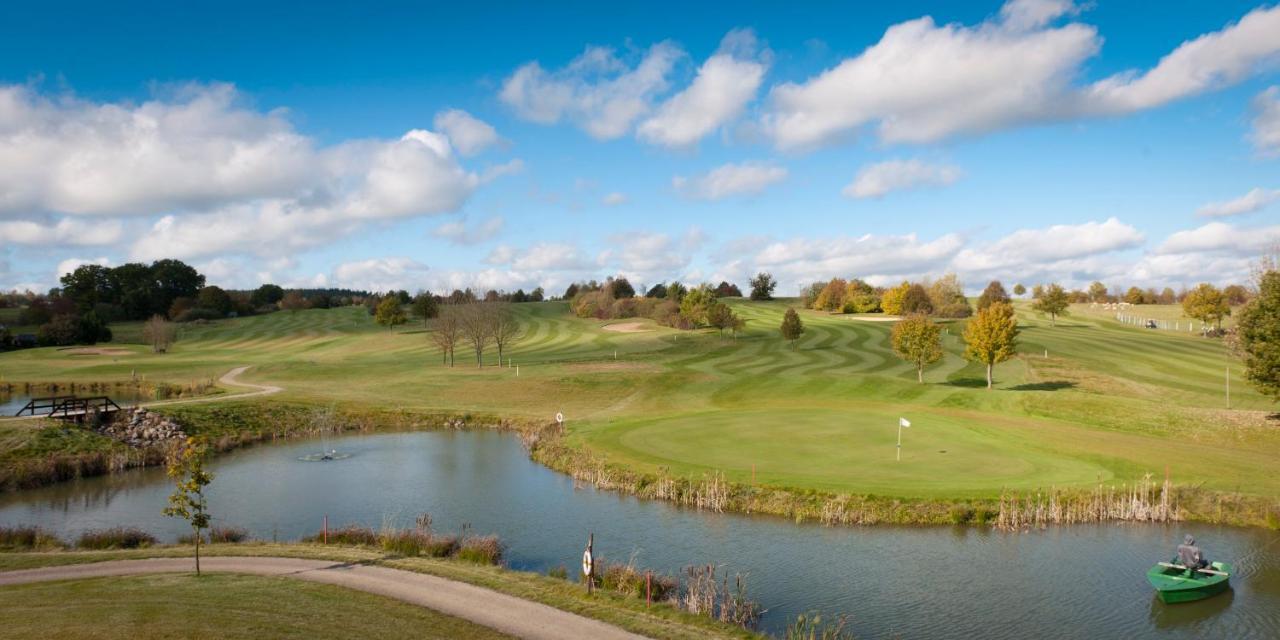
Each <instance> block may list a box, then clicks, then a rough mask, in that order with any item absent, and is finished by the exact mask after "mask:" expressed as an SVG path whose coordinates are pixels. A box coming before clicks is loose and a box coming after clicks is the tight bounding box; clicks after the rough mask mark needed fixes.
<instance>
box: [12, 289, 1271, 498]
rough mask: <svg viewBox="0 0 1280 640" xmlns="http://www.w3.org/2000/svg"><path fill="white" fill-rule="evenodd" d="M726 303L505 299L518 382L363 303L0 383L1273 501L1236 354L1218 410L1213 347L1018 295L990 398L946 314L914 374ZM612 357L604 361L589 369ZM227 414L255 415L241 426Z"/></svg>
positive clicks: (1266, 403) (58, 365)
mask: <svg viewBox="0 0 1280 640" xmlns="http://www.w3.org/2000/svg"><path fill="white" fill-rule="evenodd" d="M731 304H732V305H733V306H734V307H735V310H736V311H737V312H738V313H739V314H740V315H742V316H743V317H744V318H745V319H746V320H747V322H748V324H747V327H748V329H747V331H746V333H745V334H744V335H743V336H741V337H740V338H738V339H736V340H735V339H731V338H721V337H719V336H718V335H716V334H715V333H714V332H678V331H674V330H670V329H665V328H657V329H655V330H654V331H651V332H646V333H631V334H626V333H618V332H611V331H605V330H603V329H601V328H600V326H599V324H598V323H597V322H594V321H591V320H580V319H577V318H573V317H571V316H570V315H569V314H568V313H567V310H566V306H565V305H564V304H563V303H542V304H525V305H517V309H518V311H519V313H520V314H521V317H522V319H523V321H524V327H525V337H524V339H523V340H522V341H521V342H520V343H519V344H517V345H516V346H515V347H514V348H513V349H512V350H511V351H510V354H511V355H512V357H513V358H514V360H515V363H516V364H518V365H520V374H519V377H516V374H515V370H514V368H510V367H495V366H487V367H485V368H483V369H477V368H476V367H474V366H471V365H469V364H467V363H470V362H472V358H471V357H470V354H463V353H461V352H459V358H458V366H457V367H454V368H450V367H445V366H442V365H441V364H440V358H439V354H438V353H437V352H435V351H434V350H433V349H432V348H431V346H430V343H429V340H428V339H427V334H426V333H425V332H424V331H423V330H422V328H421V326H420V325H419V326H415V325H408V326H406V327H405V328H402V329H400V330H397V331H387V330H385V329H380V328H378V327H376V326H375V325H374V324H373V323H372V321H371V319H370V318H369V316H368V315H367V313H366V312H365V311H364V310H363V309H360V308H348V309H333V310H309V311H304V312H299V313H296V314H289V313H277V314H270V315H266V316H256V317H252V318H244V319H237V320H227V321H221V322H218V323H212V324H210V325H206V326H200V327H191V328H188V329H185V330H184V335H183V337H182V339H181V341H180V342H179V343H178V344H177V346H176V347H175V349H174V350H173V351H172V352H171V353H168V354H164V355H153V354H148V353H139V354H137V355H136V356H133V357H131V358H129V359H128V362H127V363H124V362H121V363H112V362H110V361H108V360H105V359H86V358H75V357H71V356H67V355H65V354H64V353H60V352H58V351H56V350H51V349H35V350H27V351H21V352H14V353H8V354H3V355H0V375H3V376H4V377H5V379H6V380H17V379H19V377H20V378H22V379H27V380H31V381H40V380H58V381H77V380H78V381H111V380H117V379H127V378H128V377H129V376H130V375H131V373H132V372H136V373H137V375H139V376H140V377H143V378H145V379H147V380H158V381H166V382H170V383H174V384H182V383H187V382H190V381H194V380H203V379H208V378H210V377H217V376H219V375H221V374H222V373H225V372H226V371H227V370H229V369H231V368H232V367H234V366H238V365H246V364H247V365H255V366H254V368H252V369H250V371H249V372H248V373H247V374H246V376H245V378H246V379H248V380H251V381H263V382H270V383H272V384H278V385H280V386H283V387H285V389H286V391H285V392H284V393H283V394H281V395H279V396H276V397H274V398H272V399H271V401H270V402H259V403H251V402H248V401H245V402H242V403H238V404H239V405H241V406H240V407H239V408H238V409H235V410H234V411H233V410H232V407H235V405H234V404H229V405H227V406H226V407H224V408H223V409H220V408H219V407H222V406H223V405H221V403H219V404H210V405H187V406H182V405H175V406H172V407H169V408H168V409H166V411H168V412H171V413H174V414H175V415H178V417H179V418H180V419H182V420H184V421H187V422H191V423H192V424H193V425H194V426H193V429H194V430H195V431H196V432H197V433H202V434H206V435H209V436H210V437H213V438H215V439H217V440H219V441H221V442H225V443H226V445H227V446H228V447H229V446H235V445H236V444H237V443H239V442H243V441H258V440H269V439H272V438H275V437H280V436H281V435H288V434H289V433H294V432H297V431H299V430H302V431H305V430H306V429H308V428H314V425H308V424H305V423H299V422H297V421H295V422H289V421H288V419H287V418H284V417H283V414H284V413H287V412H286V411H285V410H284V409H281V408H282V407H284V408H287V407H313V408H323V407H327V406H329V405H331V404H337V405H338V407H339V409H340V410H341V411H343V412H346V414H347V415H361V416H365V417H366V418H367V420H366V422H365V423H362V424H358V425H354V426H353V425H350V424H348V425H345V427H344V428H346V427H352V428H368V427H370V426H371V425H374V424H375V423H376V424H379V425H385V424H390V425H392V426H393V427H419V426H430V424H433V423H438V418H439V417H440V416H448V415H464V414H474V415H484V416H491V417H501V418H509V419H512V420H515V421H519V422H525V423H536V422H540V421H547V420H549V419H550V417H551V416H552V415H554V414H555V413H556V412H557V411H562V412H564V414H565V415H566V416H567V417H568V421H567V427H568V437H567V442H566V444H567V446H569V447H571V448H572V449H574V450H576V451H579V452H581V453H582V455H593V456H600V457H604V458H607V459H608V460H609V461H610V463H612V464H616V465H621V466H623V467H626V468H630V469H633V470H637V471H641V472H644V473H647V474H651V475H657V474H659V473H666V474H668V475H670V476H672V477H675V478H684V479H685V480H686V481H687V480H689V479H693V480H697V479H698V478H701V477H703V476H704V475H705V474H723V477H724V478H725V479H726V480H727V481H729V482H732V483H738V484H743V485H747V486H758V487H761V488H762V489H769V488H787V489H794V490H800V491H807V490H817V491H823V492H831V493H837V494H849V495H852V496H880V497H886V498H894V497H899V498H912V499H938V500H943V499H960V500H968V499H972V500H991V499H994V498H996V497H998V496H999V494H1000V492H1001V491H1002V490H1007V489H1021V490H1028V491H1029V490H1033V489H1037V488H1045V489H1047V488H1050V487H1059V488H1063V487H1068V488H1069V487H1076V488H1087V487H1091V486H1093V485H1095V484H1096V483H1097V482H1098V481H1100V480H1101V481H1103V482H1106V483H1115V484H1120V483H1132V482H1134V481H1136V480H1138V479H1139V478H1141V477H1143V476H1144V475H1145V474H1148V473H1152V474H1155V475H1157V476H1159V477H1163V475H1164V472H1165V470H1166V468H1167V469H1168V471H1169V474H1170V476H1171V477H1172V478H1173V481H1174V483H1175V484H1177V485H1183V486H1200V487H1202V488H1204V489H1206V490H1210V491H1224V492H1238V493H1240V494H1243V495H1246V496H1254V497H1262V498H1269V499H1273V500H1274V499H1277V498H1280V475H1276V474H1273V473H1271V472H1270V469H1271V468H1272V467H1273V460H1274V459H1275V457H1276V456H1277V455H1278V454H1280V428H1277V426H1278V423H1277V421H1276V420H1274V419H1270V418H1268V416H1269V415H1270V413H1271V412H1272V411H1274V405H1273V403H1272V402H1271V401H1270V400H1268V399H1266V398H1263V397H1262V396H1259V395H1258V394H1256V393H1254V392H1253V391H1252V390H1250V389H1249V388H1247V386H1245V385H1244V384H1243V383H1242V382H1241V381H1242V380H1243V379H1244V376H1243V371H1242V369H1241V368H1240V366H1239V364H1238V363H1235V364H1232V365H1231V366H1232V367H1233V369H1232V378H1233V381H1234V382H1233V390H1232V391H1233V394H1232V395H1233V397H1232V407H1233V408H1232V409H1231V410H1229V411H1228V410H1227V409H1226V408H1225V398H1224V395H1223V389H1222V387H1223V384H1222V383H1223V373H1224V369H1225V367H1226V366H1227V361H1226V359H1225V355H1224V353H1223V350H1222V346H1221V343H1220V342H1219V341H1217V340H1211V339H1205V338H1201V337H1198V336H1194V335H1182V334H1176V333H1172V332H1162V331H1151V330H1146V329H1141V328H1137V327H1131V326H1127V325H1122V324H1120V323H1117V322H1115V321H1114V320H1112V319H1111V318H1110V317H1109V316H1107V315H1103V314H1090V313H1086V312H1083V311H1082V312H1080V313H1076V314H1074V315H1072V316H1069V317H1067V318H1063V319H1062V320H1060V321H1059V323H1058V325H1057V326H1056V327H1050V326H1049V322H1048V320H1047V319H1044V318H1039V317H1037V316H1036V315H1035V314H1033V313H1031V312H1030V311H1029V309H1028V308H1027V307H1026V306H1025V305H1024V304H1023V303H1019V306H1018V308H1019V320H1020V322H1021V323H1022V324H1023V326H1024V331H1023V334H1022V346H1021V353H1020V355H1019V356H1018V357H1017V358H1015V359H1014V360H1012V361H1010V362H1007V363H1003V364H1000V365H998V366H997V367H996V383H997V385H996V389H995V390H994V391H987V390H985V389H984V388H982V387H983V381H982V376H983V372H982V370H981V368H979V367H977V366H974V365H972V364H970V363H967V362H965V361H964V360H963V359H962V358H961V357H960V354H961V352H962V348H963V345H962V344H961V342H960V340H959V335H960V333H961V331H962V329H963V322H962V321H956V322H948V323H946V324H945V325H944V326H945V327H946V334H945V335H944V348H945V352H946V356H945V357H944V358H943V360H942V361H941V362H939V363H938V364H937V365H935V366H933V367H931V368H929V369H927V370H926V372H925V379H926V383H927V384H924V385H920V384H916V382H915V379H914V377H915V376H914V371H913V370H912V368H911V367H910V366H909V365H907V364H905V363H903V362H901V361H899V360H898V359H897V358H895V357H894V356H893V354H892V353H891V352H890V350H889V347H888V333H889V330H890V327H891V323H879V322H865V321H859V320H856V319H853V318H849V317H846V316H831V315H827V314H817V313H812V312H802V317H803V319H804V321H805V323H806V327H807V329H808V330H807V332H806V333H805V335H804V337H803V338H802V339H801V340H800V341H799V342H798V344H796V345H795V346H794V348H792V347H790V346H788V345H786V344H784V343H783V341H782V340H781V339H780V338H779V336H778V335H777V325H778V324H779V322H780V321H781V317H782V312H783V311H784V310H785V308H786V306H787V305H788V304H792V303H791V302H788V301H777V302H772V303H753V302H747V301H733V302H731ZM615 351H616V353H617V360H616V361H615V360H614V353H615ZM1046 351H1047V352H1048V357H1045V352H1046ZM464 356H465V357H464ZM486 357H487V362H488V364H490V365H492V364H494V363H493V354H488V355H487V356H486ZM613 362H619V363H622V365H610V366H597V365H606V364H609V363H613ZM623 365H626V366H623ZM228 391H230V389H229V390H228ZM253 406H256V407H260V408H256V409H255V408H247V407H253ZM220 411H225V412H224V413H221V414H220V413H219V412H220ZM246 411H256V412H261V413H262V415H261V416H258V418H261V419H245V418H244V413H245V412H246ZM237 412H239V415H240V416H241V417H240V418H237V417H236V415H237ZM276 413H279V414H280V415H275V414H276ZM899 416H903V417H907V418H909V419H911V420H912V422H913V424H914V425H915V426H913V427H912V428H911V429H909V430H906V431H905V432H904V434H903V440H904V443H903V460H902V462H900V463H899V462H897V461H895V460H894V452H895V449H896V447H895V444H896V424H897V418H898V417H899ZM238 420H241V421H240V422H237V421H238ZM262 425H275V426H273V427H270V428H264V427H263V426H262ZM0 439H3V442H4V443H6V444H7V445H8V446H7V447H5V449H4V453H2V454H0V455H3V456H8V458H6V459H5V461H0V462H3V464H2V465H0V469H4V470H5V471H3V472H9V469H11V468H13V467H14V466H15V465H16V464H17V463H15V462H14V460H21V461H31V460H37V461H45V460H47V459H48V458H49V457H50V456H52V455H55V454H54V453H51V452H53V451H61V450H62V449H61V447H63V446H66V447H67V448H75V447H80V448H81V449H85V450H88V451H89V452H98V451H103V450H108V449H110V448H111V446H112V445H111V444H110V443H103V442H98V441H93V440H92V439H90V438H87V437H82V436H78V435H72V434H71V433H70V432H67V433H66V434H63V435H57V436H56V437H50V436H37V435H35V434H34V433H32V432H31V431H30V430H23V428H19V427H14V426H12V425H11V424H3V425H0ZM42 439H43V441H41V440H42ZM80 440H83V442H81V441H80ZM15 452H17V453H15ZM86 455H87V454H86ZM41 464H44V462H41ZM98 466H103V465H98ZM3 472H0V473H3ZM68 473H71V474H72V475H74V474H75V473H79V471H76V470H71V471H69V472H68ZM947 511H948V509H947V507H943V509H942V510H941V515H940V517H941V518H942V519H948V518H950V516H949V514H948V512H947Z"/></svg>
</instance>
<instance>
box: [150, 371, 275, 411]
mask: <svg viewBox="0 0 1280 640" xmlns="http://www.w3.org/2000/svg"><path fill="white" fill-rule="evenodd" d="M248 370H249V365H245V366H243V367H236V368H234V369H232V370H230V371H228V372H226V373H225V374H223V375H222V377H221V378H218V384H224V385H226V386H228V387H240V388H245V389H253V391H244V392H241V393H233V394H230V395H212V396H198V397H195V398H179V399H177V400H155V401H152V402H140V403H138V406H141V407H163V406H168V405H174V404H194V403H197V402H220V401H222V400H239V399H241V398H254V397H257V396H269V395H271V394H273V393H280V392H281V391H284V387H277V386H275V385H268V384H253V383H252V382H241V381H240V380H239V377H240V374H242V373H244V372H245V371H248Z"/></svg>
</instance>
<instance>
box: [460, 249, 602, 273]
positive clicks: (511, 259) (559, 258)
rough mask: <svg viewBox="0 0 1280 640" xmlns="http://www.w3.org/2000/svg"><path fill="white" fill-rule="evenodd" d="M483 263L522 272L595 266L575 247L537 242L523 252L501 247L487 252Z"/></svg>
mask: <svg viewBox="0 0 1280 640" xmlns="http://www.w3.org/2000/svg"><path fill="white" fill-rule="evenodd" d="M485 262H487V263H489V264H493V265H503V264H506V265H510V266H511V268H512V269H513V270H515V271H522V272H535V271H536V272H541V271H578V270H583V269H590V268H592V267H594V266H595V264H594V263H593V262H592V261H591V260H588V259H587V258H586V257H584V256H583V254H582V252H581V250H580V249H579V248H578V246H577V245H574V244H569V243H562V242H539V243H537V244H534V245H533V246H530V247H528V248H527V249H524V250H518V249H515V248H513V247H510V246H507V245H502V246H499V247H496V248H494V250H493V251H491V252H489V257H488V258H486V259H485Z"/></svg>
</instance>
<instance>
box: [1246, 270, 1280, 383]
mask: <svg viewBox="0 0 1280 640" xmlns="http://www.w3.org/2000/svg"><path fill="white" fill-rule="evenodd" d="M1258 284H1259V286H1258V295H1257V297H1255V298H1254V299H1253V300H1252V301H1250V302H1249V304H1248V306H1246V307H1245V308H1244V311H1242V312H1241V313H1240V322H1239V324H1238V325H1237V326H1236V331H1237V335H1238V336H1239V340H1240V351H1241V352H1243V354H1244V366H1245V374H1246V375H1247V376H1248V378H1249V381H1250V382H1252V383H1253V386H1255V387H1257V389H1258V391H1260V392H1262V393H1264V394H1266V395H1269V396H1271V397H1272V398H1273V399H1276V400H1280V271H1274V270H1272V271H1266V272H1265V273H1263V274H1262V276H1261V277H1260V278H1259V281H1258Z"/></svg>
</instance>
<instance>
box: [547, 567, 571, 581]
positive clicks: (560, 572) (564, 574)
mask: <svg viewBox="0 0 1280 640" xmlns="http://www.w3.org/2000/svg"><path fill="white" fill-rule="evenodd" d="M547 577H550V578H559V579H561V580H568V579H569V570H568V569H566V568H564V565H560V566H558V567H551V568H550V569H547Z"/></svg>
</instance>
